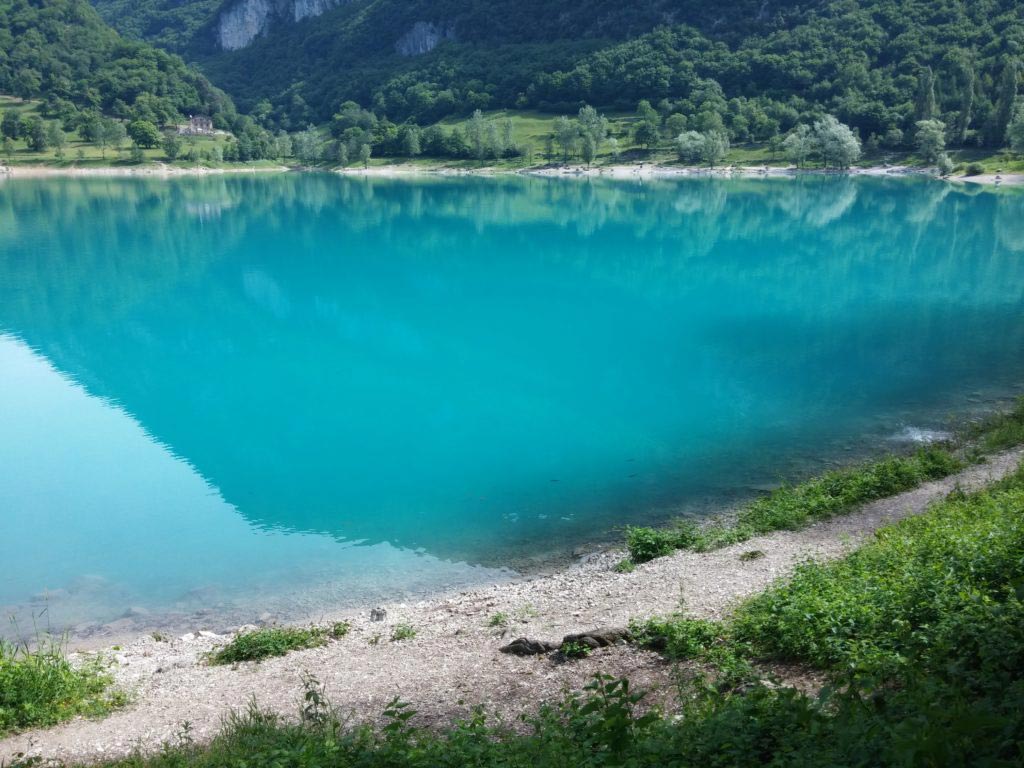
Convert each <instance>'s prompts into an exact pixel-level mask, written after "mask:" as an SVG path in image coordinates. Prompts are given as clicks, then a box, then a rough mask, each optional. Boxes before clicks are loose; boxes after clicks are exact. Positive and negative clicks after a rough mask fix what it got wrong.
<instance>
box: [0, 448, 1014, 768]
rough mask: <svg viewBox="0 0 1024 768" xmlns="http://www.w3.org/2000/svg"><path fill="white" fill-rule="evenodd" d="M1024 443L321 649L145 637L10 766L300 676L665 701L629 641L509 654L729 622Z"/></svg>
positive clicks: (439, 696)
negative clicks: (779, 521) (618, 631)
mask: <svg viewBox="0 0 1024 768" xmlns="http://www.w3.org/2000/svg"><path fill="white" fill-rule="evenodd" d="M1022 457H1024V449H1022V450H1016V451H1011V452H1008V453H1004V454H1001V455H998V456H995V457H993V458H992V459H990V460H989V461H988V462H987V463H985V464H982V465H979V466H976V467H972V468H970V469H968V470H966V471H965V472H963V473H961V474H960V475H957V476H954V477H950V478H947V479H945V480H942V481H939V482H934V483H929V484H928V485H925V486H922V487H921V488H918V489H916V490H914V491H910V492H908V493H904V494H901V495H899V496H895V497H892V498H889V499H883V500H881V501H878V502H875V503H872V504H870V505H867V506H865V507H863V508H862V509H860V510H858V511H856V512H854V513H852V514H850V515H846V516H843V517H840V518H836V519H834V520H831V521H829V522H826V523H821V524H818V525H815V526H812V527H810V528H807V529H804V530H801V531H795V532H779V533H775V534H772V535H770V536H763V537H760V538H757V539H753V540H751V541H748V542H745V543H743V544H740V545H737V546H733V547H729V548H726V549H722V550H719V551H716V552H710V553H705V554H697V553H690V552H685V553H677V554H676V555H674V556H671V557H665V558H661V559H659V560H655V561H653V562H650V563H646V564H644V565H641V566H639V567H637V569H636V570H635V571H634V572H633V573H630V574H619V573H616V572H615V571H614V570H613V566H614V564H615V563H616V562H618V560H620V559H621V557H622V556H623V553H622V552H606V553H601V554H598V555H594V556H592V557H591V558H589V559H587V560H586V561H585V562H583V563H581V564H579V565H576V566H573V567H570V568H567V569H566V570H564V571H561V572H559V573H556V574H554V575H549V576H543V577H538V578H536V579H533V580H530V581H524V582H518V583H513V584H504V585H498V586H493V587H489V588H485V589H480V590H475V591H471V592H465V593H462V594H460V595H458V596H455V597H451V598H439V599H435V600H430V601H425V602H421V603H416V604H396V605H386V606H383V607H384V608H385V609H386V611H387V616H386V618H385V620H383V621H379V622H373V621H371V620H370V618H369V606H367V610H366V611H361V612H359V613H358V614H348V615H346V614H340V615H338V616H336V617H331V618H332V619H346V620H348V621H350V622H351V624H352V630H351V632H350V633H349V635H348V636H346V637H344V638H342V639H341V640H337V641H333V642H331V643H330V644H329V645H327V646H325V647H323V648H317V649H312V650H308V651H301V652H297V653H293V654H290V655H289V656H286V657H283V658H279V659H273V660H269V661H265V662H262V663H258V664H243V665H239V666H237V667H234V668H232V667H209V666H207V665H205V664H204V663H203V662H202V656H203V654H204V653H206V652H208V651H209V650H211V649H213V648H215V647H217V646H218V645H221V644H223V643H224V642H226V641H227V639H228V638H227V637H223V636H217V635H213V634H211V633H202V634H200V633H190V634H189V635H186V636H184V637H178V638H172V639H170V640H169V641H161V640H156V639H154V638H153V637H148V636H147V637H141V638H138V639H136V640H135V641H133V642H132V643H130V644H128V645H126V646H122V647H120V648H119V649H117V650H115V649H109V650H107V651H106V656H107V657H108V658H109V659H110V660H111V663H112V668H113V672H114V674H115V677H116V679H117V684H118V685H119V686H121V687H122V688H123V689H125V690H127V691H129V692H130V693H131V695H132V697H133V703H132V704H131V705H130V706H128V707H127V708H126V709H124V710H122V711H120V712H118V713H116V714H114V715H112V716H110V717H108V718H106V719H104V720H81V719H80V720H75V721H72V722H70V723H67V724H65V725H62V726H59V727H56V728H52V729H49V730H45V731H33V732H28V733H24V734H20V735H17V736H13V737H10V738H8V739H6V740H4V741H0V763H2V761H3V760H4V759H11V758H12V757H14V756H16V755H18V754H19V753H20V754H24V755H26V756H41V757H44V758H51V759H58V760H69V761H70V760H75V761H83V760H84V761H88V760H94V759H99V758H110V757H114V756H119V755H124V754H127V753H130V752H131V751H133V750H135V749H136V748H141V749H143V750H151V749H155V748H157V747H159V746H160V744H161V743H163V742H164V741H167V740H172V739H174V737H175V735H176V733H178V731H179V729H180V727H181V724H182V723H183V722H185V721H188V722H189V723H191V725H192V728H193V735H194V736H195V737H196V738H198V739H204V738H209V737H210V736H211V735H212V734H213V733H214V732H215V731H216V729H217V727H218V725H219V723H220V721H221V718H222V717H223V715H224V714H225V713H226V712H228V711H229V710H231V709H238V708H242V707H244V706H246V704H247V703H248V702H249V701H250V699H252V698H253V697H255V699H256V700H257V701H258V702H259V704H260V705H261V706H263V707H266V708H271V709H273V710H276V711H279V712H282V713H285V714H289V715H290V714H292V713H295V712H297V710H298V701H299V697H300V694H301V690H302V676H303V674H304V673H307V672H308V673H311V674H313V675H315V676H316V677H317V678H318V679H319V680H320V681H322V682H323V683H324V684H325V686H326V690H327V693H328V695H329V697H330V698H331V700H332V701H333V702H334V703H335V704H336V705H338V706H339V707H341V708H342V709H343V710H347V711H351V712H352V714H353V716H354V717H355V718H356V719H373V718H376V717H379V715H380V713H381V712H382V710H383V709H384V707H385V706H386V705H387V703H388V702H389V701H390V700H391V699H392V698H393V697H395V696H399V697H401V698H402V699H403V700H405V701H408V702H410V703H411V704H412V705H413V707H414V708H415V709H416V710H417V711H418V712H419V713H420V717H421V718H422V719H423V720H424V721H425V722H447V721H449V720H450V719H451V718H453V717H461V716H463V715H466V714H468V713H469V711H470V709H471V708H472V707H473V706H474V705H476V704H484V705H486V706H487V707H488V708H489V709H490V710H491V711H492V712H495V713H497V714H498V715H499V716H501V717H504V718H506V720H507V719H509V718H511V717H513V716H515V715H517V714H519V713H521V712H524V711H527V712H528V711H532V710H533V709H534V708H535V707H536V706H537V704H538V703H539V702H540V701H542V700H545V699H550V698H557V697H559V696H560V695H561V694H562V693H563V692H564V691H566V690H567V689H578V688H580V687H581V686H582V685H584V684H585V683H586V681H587V680H588V679H589V678H590V677H591V676H592V675H593V674H595V673H597V672H605V673H609V674H613V675H628V676H629V677H630V678H631V680H632V681H633V683H634V685H636V686H637V687H640V688H646V689H651V690H653V691H654V692H655V693H654V696H655V698H656V699H657V697H658V691H659V690H660V691H661V694H662V695H667V694H668V692H669V691H670V690H671V689H672V685H673V668H672V666H671V665H668V664H666V663H665V662H663V661H661V660H660V659H659V658H658V657H657V656H656V655H654V654H652V653H649V652H646V651H640V650H637V649H634V648H630V647H616V648H610V649H604V650H601V651H598V652H595V653H594V654H593V655H592V656H590V657H589V658H587V659H584V660H581V661H578V662H572V663H563V664H559V663H557V661H556V660H555V658H553V657H551V656H542V657H528V658H519V657H513V656H508V655H506V654H502V653H499V651H498V648H499V647H500V646H502V645H503V644H505V643H507V642H508V641H509V640H510V639H512V638H514V637H520V636H529V637H531V638H536V639H542V640H552V641H558V640H560V639H561V638H562V637H563V636H564V635H565V634H568V633H572V632H580V631H587V630H592V629H596V628H600V627H609V626H623V625H625V624H627V623H628V621H629V620H630V619H631V618H642V617H646V616H650V615H655V614H666V613H671V612H673V611H677V610H680V608H682V609H683V610H685V611H687V612H689V613H690V614H692V615H694V616H700V617H709V618H715V617H721V616H723V615H725V614H727V613H728V611H729V610H730V608H731V607H732V606H733V605H735V604H736V602H737V601H738V600H740V599H741V598H743V597H745V596H748V595H750V594H752V593H755V592H758V591H760V590H762V589H764V588H765V587H766V586H767V585H768V584H770V583H771V582H772V581H774V580H775V579H778V578H780V577H783V576H785V575H786V574H788V573H790V572H791V571H792V569H793V567H794V566H795V565H796V564H798V563H800V562H802V561H805V560H807V559H809V558H815V559H828V558H835V557H839V556H841V555H842V554H844V553H846V552H848V551H849V550H850V549H851V548H852V547H854V546H855V545H856V544H857V543H858V542H860V541H862V540H863V539H864V538H865V537H867V536H870V535H871V534H872V532H873V531H875V530H876V529H877V528H879V527H880V526H882V525H884V524H886V523H889V522H891V521H894V520H898V519H900V518H902V517H906V516H908V515H912V514H916V513H919V512H921V511H922V510H924V509H925V508H926V507H927V505H928V504H929V503H931V502H932V501H934V500H936V499H939V498H941V497H942V496H944V495H945V494H946V493H948V492H949V491H950V490H951V489H952V488H953V487H954V485H955V484H958V483H959V484H960V486H961V487H963V488H964V489H972V488H979V487H981V486H982V485H984V484H986V483H988V482H991V481H992V480H994V479H998V478H1000V477H1002V476H1004V475H1005V474H1006V473H1007V472H1009V471H1011V470H1013V469H1014V468H1015V467H1016V466H1017V465H1018V463H1019V462H1020V460H1021V459H1022ZM755 549H756V550H761V551H762V552H764V553H765V557H763V558H760V559H757V560H753V561H750V562H741V561H740V559H739V555H740V554H741V553H743V552H745V551H748V550H755ZM499 611H500V612H503V613H506V614H508V615H509V616H510V617H511V626H510V627H509V628H508V629H506V630H504V631H502V630H500V629H493V628H490V627H489V626H488V620H489V619H490V617H492V616H493V615H494V614H496V613H498V612H499ZM398 623H409V624H411V625H412V626H413V627H415V628H416V630H417V635H416V637H415V638H414V639H412V640H405V641H401V642H391V641H390V635H391V631H392V629H393V628H394V626H395V625H396V624H398Z"/></svg>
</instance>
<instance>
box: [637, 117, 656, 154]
mask: <svg viewBox="0 0 1024 768" xmlns="http://www.w3.org/2000/svg"><path fill="white" fill-rule="evenodd" d="M659 135H660V130H659V128H658V123H656V122H655V121H653V120H641V121H640V122H639V123H638V124H637V126H636V128H634V129H633V141H635V142H636V143H637V144H639V145H640V146H641V147H643V148H644V149H647V148H649V147H650V146H651V144H656V143H657V142H658V136H659Z"/></svg>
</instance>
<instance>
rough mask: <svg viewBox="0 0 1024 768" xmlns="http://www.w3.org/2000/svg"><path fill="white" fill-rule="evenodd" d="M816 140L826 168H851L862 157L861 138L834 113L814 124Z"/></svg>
mask: <svg viewBox="0 0 1024 768" xmlns="http://www.w3.org/2000/svg"><path fill="white" fill-rule="evenodd" d="M814 140H815V147H816V149H817V151H818V153H819V154H820V155H821V159H822V161H823V162H824V164H825V167H826V168H828V167H830V166H831V167H833V168H849V167H850V166H851V165H852V164H853V163H855V162H857V160H858V159H860V139H859V138H857V135H856V134H855V133H854V132H853V131H852V130H851V129H850V126H848V125H845V124H844V123H841V122H839V121H838V120H837V119H836V118H835V117H833V116H832V115H826V116H825V117H823V118H822V119H821V120H818V121H817V122H816V123H815V124H814Z"/></svg>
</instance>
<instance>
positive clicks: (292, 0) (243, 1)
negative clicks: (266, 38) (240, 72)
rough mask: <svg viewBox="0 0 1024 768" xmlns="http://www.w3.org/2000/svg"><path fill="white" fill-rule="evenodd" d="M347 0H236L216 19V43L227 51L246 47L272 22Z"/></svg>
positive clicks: (320, 10)
mask: <svg viewBox="0 0 1024 768" xmlns="http://www.w3.org/2000/svg"><path fill="white" fill-rule="evenodd" d="M346 1H347V0H235V1H234V2H232V3H229V4H228V5H227V6H225V7H224V9H223V10H222V11H221V13H220V17H219V18H218V19H217V43H218V45H220V47H221V48H222V49H224V50H225V51H237V50H238V49H239V48H245V47H246V46H247V45H249V44H250V43H251V42H252V41H253V40H255V39H256V38H257V37H259V36H260V35H262V34H264V33H266V31H267V30H268V29H269V28H270V26H271V25H272V24H275V23H277V22H282V21H285V22H287V21H292V22H294V21H302V20H303V19H308V18H310V17H312V16H319V15H320V14H322V13H325V12H327V11H329V10H331V8H335V7H337V6H339V5H341V4H342V3H344V2H346Z"/></svg>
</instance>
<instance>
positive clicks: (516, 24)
mask: <svg viewBox="0 0 1024 768" xmlns="http://www.w3.org/2000/svg"><path fill="white" fill-rule="evenodd" d="M243 2H245V0H229V2H227V3H224V4H222V5H223V6H224V7H225V8H227V7H231V6H237V5H238V4H239V3H243ZM96 3H97V6H98V7H100V8H101V10H103V12H104V13H105V14H106V15H107V18H108V19H109V20H110V21H111V23H114V24H116V25H117V26H118V27H119V28H120V29H121V30H122V31H123V32H124V33H125V34H130V35H139V36H144V37H149V38H150V39H153V40H155V41H157V42H160V43H161V44H168V45H171V46H172V47H175V48H176V49H178V50H182V51H186V52H187V55H188V56H190V57H192V58H193V59H194V60H196V61H198V62H199V63H200V64H201V66H202V67H203V68H204V71H206V72H207V73H208V74H209V75H210V76H211V77H212V78H213V79H214V81H215V82H217V83H218V84H219V85H221V86H222V87H224V88H225V89H226V90H228V92H230V93H231V94H232V95H233V96H234V97H235V98H236V99H237V100H238V102H239V103H240V104H241V105H242V106H244V107H245V108H246V109H250V110H251V109H257V108H258V109H259V111H260V112H261V114H262V117H263V119H264V120H265V121H266V122H267V124H268V125H271V126H273V127H274V128H286V129H297V128H300V127H304V126H305V125H306V124H307V123H309V122H323V121H326V120H328V119H330V117H331V116H332V115H333V114H334V113H335V112H336V111H337V109H338V106H339V105H340V104H342V103H343V102H345V101H348V100H351V101H355V102H357V103H358V104H360V105H361V106H363V107H364V108H368V109H370V110H372V111H373V112H374V113H375V114H376V115H377V116H378V117H383V116H387V117H388V118H389V119H390V120H392V121H394V122H397V123H401V122H405V121H413V122H416V123H419V124H424V125H425V124H430V123H433V122H435V121H437V120H439V119H442V118H444V117H447V116H451V115H468V114H470V113H472V112H473V110H475V109H482V110H488V109H495V108H532V109H538V110H542V111H547V112H556V113H557V112H567V113H569V112H575V111H576V110H577V109H578V108H579V107H580V106H582V105H583V104H585V103H586V104H591V105H594V106H596V107H598V108H599V109H603V110H625V109H628V110H632V109H634V108H635V106H636V104H637V101H638V100H640V99H647V100H649V101H650V102H651V103H653V104H655V105H657V106H658V108H659V110H660V111H662V113H663V114H664V115H665V116H667V115H671V114H673V113H678V114H680V115H683V116H685V117H686V118H687V119H688V120H691V121H693V124H694V127H698V128H699V129H701V130H706V129H707V128H709V127H711V128H718V127H720V126H719V124H720V123H722V124H724V128H726V129H727V130H728V132H729V134H730V137H731V138H732V140H733V141H746V140H766V139H768V138H770V137H771V136H773V135H775V134H777V133H780V132H781V133H785V132H786V131H789V130H790V129H791V128H793V126H794V125H796V124H797V123H799V122H810V121H813V120H815V119H818V118H820V117H821V116H822V115H824V114H826V113H830V114H834V115H836V116H837V117H838V118H839V119H840V120H842V121H843V122H845V123H847V124H849V125H850V126H852V127H853V128H854V129H856V130H857V131H858V132H859V134H860V137H861V138H862V139H863V140H865V141H866V140H868V139H869V138H870V137H871V136H872V135H874V136H875V137H876V138H877V140H878V141H880V142H884V141H886V140H887V138H886V137H888V141H890V142H895V141H896V139H895V132H896V131H900V132H906V131H908V130H911V129H912V128H913V127H914V125H915V123H916V122H917V121H919V120H921V119H929V118H936V119H941V120H942V121H943V122H944V123H945V125H946V127H947V131H948V138H949V140H950V143H951V144H953V145H967V146H975V145H980V146H998V145H1001V144H1002V143H1003V141H1004V140H1005V132H1006V126H1007V124H1008V122H1009V120H1010V117H1011V116H1012V110H1013V101H1014V97H1015V94H1016V91H1017V88H1018V85H1019V81H1020V79H1021V68H1020V66H1019V62H1020V58H1021V54H1022V52H1024V5H1022V4H1021V3H1019V2H1016V0H977V1H976V2H963V0H823V1H822V2H817V3H798V2H792V0H738V1H737V2H732V3H728V4H724V5H723V4H716V3H709V2H706V1H705V0H643V1H642V2H637V3H630V4H623V3H611V2H607V1H606V0H592V1H591V2H581V1H580V0H560V1H556V2H542V1H541V0H520V1H518V2H510V0H489V2H482V1H481V0H430V1H428V0H412V2H409V1H408V0H401V1H400V0H353V2H347V3H343V4H341V5H340V6H339V7H337V8H334V9H333V10H329V11H327V12H326V13H325V14H324V15H323V16H320V17H318V18H315V19H306V20H304V21H301V22H299V23H284V22H282V23H278V24H276V25H275V26H273V27H272V28H271V29H269V30H268V31H267V33H266V34H264V35H262V36H260V37H258V38H256V39H255V40H254V41H253V42H252V43H251V44H250V45H248V46H246V47H244V48H242V49H240V50H237V51H221V50H217V45H216V41H215V39H214V37H213V31H212V29H213V25H214V24H215V21H216V13H217V12H216V11H214V12H213V13H212V14H211V9H212V4H211V3H210V2H198V3H183V4H180V5H174V4H173V3H171V2H170V1H169V0H136V1H135V2H128V1H127V0H96ZM417 23H429V24H430V25H432V28H433V29H434V30H435V31H439V32H438V36H439V37H440V39H439V40H436V41H434V42H435V43H436V47H432V48H431V49H430V50H429V51H426V52H422V53H420V52H417V55H403V54H402V53H400V52H399V45H398V44H399V42H400V41H401V40H402V39H403V35H406V34H407V33H408V32H409V30H411V29H413V28H414V26H415V25H416V24H417ZM405 53H406V54H408V51H406V52H405ZM268 107H269V108H268Z"/></svg>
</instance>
